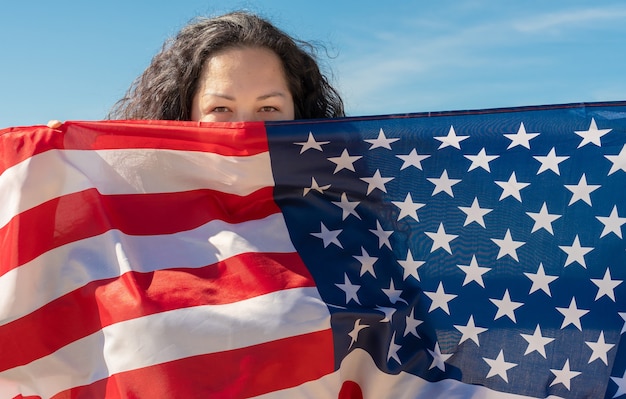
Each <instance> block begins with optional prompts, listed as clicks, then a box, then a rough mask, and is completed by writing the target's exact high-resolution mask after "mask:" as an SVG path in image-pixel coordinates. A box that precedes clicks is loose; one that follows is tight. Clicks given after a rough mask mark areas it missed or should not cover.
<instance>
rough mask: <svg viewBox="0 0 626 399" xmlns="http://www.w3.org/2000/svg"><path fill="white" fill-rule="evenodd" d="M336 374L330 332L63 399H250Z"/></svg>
mask: <svg viewBox="0 0 626 399" xmlns="http://www.w3.org/2000/svg"><path fill="white" fill-rule="evenodd" d="M333 370H334V353H333V337H332V332H331V330H324V331H318V332H313V333H309V334H304V335H299V336H294V337H289V338H284V339H279V340H276V341H271V342H267V343H264V344H260V345H253V346H249V347H245V348H241V349H235V350H229V351H224V352H218V353H212V354H207V355H200V356H193V357H189V358H185V359H180V360H176V361H172V362H167V363H162V364H158V365H155V366H150V367H144V368H141V369H137V370H132V371H127V372H123V373H119V374H115V375H113V376H111V377H109V378H107V379H103V380H100V381H98V382H95V383H93V384H90V385H88V386H82V387H77V388H73V389H70V390H68V391H65V392H61V393H59V394H57V395H55V396H54V397H53V399H61V398H79V397H81V398H97V397H100V398H102V397H106V398H107V399H125V398H135V397H136V398H140V397H141V398H164V397H165V398H194V397H210V398H224V399H226V398H228V399H238V398H249V397H252V396H257V395H262V394H265V393H269V392H273V391H277V390H281V389H286V388H290V387H295V386H298V385H301V384H303V383H305V382H308V381H313V380H317V379H319V378H321V377H323V376H325V375H327V374H330V373H332V372H333Z"/></svg>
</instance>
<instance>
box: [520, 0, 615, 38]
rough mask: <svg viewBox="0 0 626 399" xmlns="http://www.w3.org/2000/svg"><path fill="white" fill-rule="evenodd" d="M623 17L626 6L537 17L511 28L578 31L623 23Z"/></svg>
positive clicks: (526, 30) (563, 12) (579, 10)
mask: <svg viewBox="0 0 626 399" xmlns="http://www.w3.org/2000/svg"><path fill="white" fill-rule="evenodd" d="M625 17H626V4H624V5H620V6H614V7H602V8H598V7H593V8H585V9H576V10H566V11H561V12H554V13H549V14H545V15H539V16H535V17H532V18H526V19H523V20H519V21H517V22H515V23H514V24H513V27H514V28H515V29H516V30H518V31H520V32H528V33H544V32H546V31H551V32H554V31H557V30H563V29H568V30H569V29H578V28H580V27H581V26H590V25H592V24H597V23H602V22H605V21H611V20H613V21H618V22H620V23H624V18H625Z"/></svg>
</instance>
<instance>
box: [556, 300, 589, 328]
mask: <svg viewBox="0 0 626 399" xmlns="http://www.w3.org/2000/svg"><path fill="white" fill-rule="evenodd" d="M556 310H558V311H559V312H560V313H561V314H562V315H563V316H564V319H563V323H562V324H561V330H562V329H564V328H565V327H567V326H568V325H570V324H572V325H574V326H575V327H576V328H578V329H579V330H580V331H582V330H583V328H582V326H581V324H580V318H581V317H583V316H584V315H586V314H587V313H589V311H588V310H585V309H578V307H577V306H576V298H572V301H571V302H570V304H569V307H568V308H556Z"/></svg>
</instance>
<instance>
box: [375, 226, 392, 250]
mask: <svg viewBox="0 0 626 399" xmlns="http://www.w3.org/2000/svg"><path fill="white" fill-rule="evenodd" d="M370 231H371V232H372V233H374V234H375V235H376V237H378V248H382V247H383V245H386V246H387V248H389V249H391V243H390V242H389V237H391V235H392V234H393V233H394V231H393V230H383V227H382V226H381V225H380V222H379V221H378V220H377V221H376V230H372V229H370Z"/></svg>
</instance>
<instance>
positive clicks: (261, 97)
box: [257, 91, 287, 100]
mask: <svg viewBox="0 0 626 399" xmlns="http://www.w3.org/2000/svg"><path fill="white" fill-rule="evenodd" d="M271 97H283V98H286V97H287V95H285V93H283V92H282V91H273V92H271V93H268V94H264V95H262V96H259V97H257V100H267V99H268V98H271Z"/></svg>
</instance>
